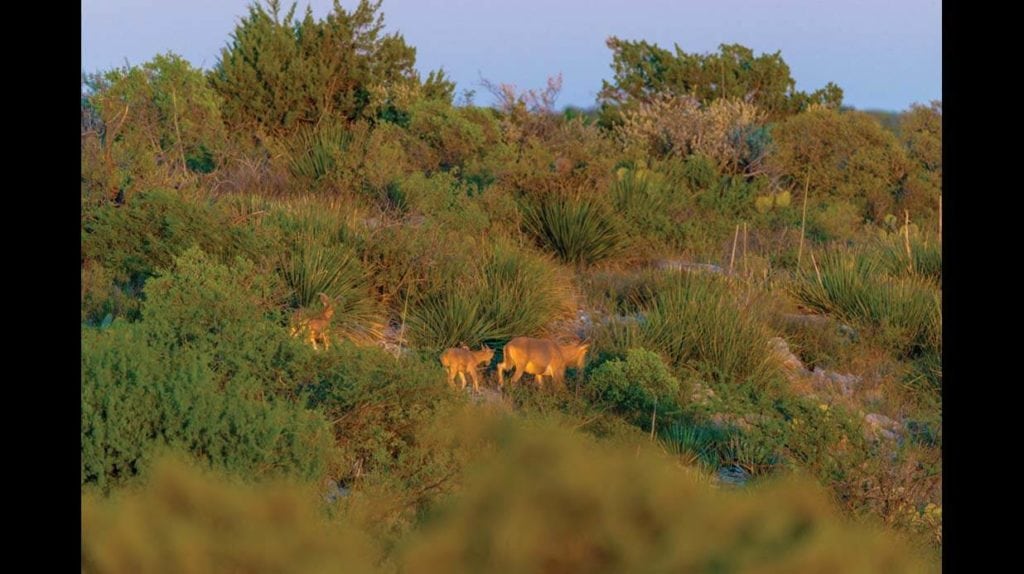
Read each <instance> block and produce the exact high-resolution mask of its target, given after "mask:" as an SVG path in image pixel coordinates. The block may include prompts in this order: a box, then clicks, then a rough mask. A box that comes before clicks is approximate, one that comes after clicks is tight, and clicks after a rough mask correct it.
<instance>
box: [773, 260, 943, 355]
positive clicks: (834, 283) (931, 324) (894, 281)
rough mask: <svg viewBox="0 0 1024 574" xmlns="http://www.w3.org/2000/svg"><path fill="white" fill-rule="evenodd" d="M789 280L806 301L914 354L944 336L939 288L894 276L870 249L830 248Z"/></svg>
mask: <svg viewBox="0 0 1024 574" xmlns="http://www.w3.org/2000/svg"><path fill="white" fill-rule="evenodd" d="M813 263H814V266H813V268H810V269H808V268H805V269H803V270H802V271H801V272H800V274H799V276H798V277H797V279H796V280H795V281H794V282H793V283H792V284H791V285H790V290H791V292H792V293H793V294H794V295H795V296H796V297H797V298H798V299H800V300H801V301H803V302H804V303H805V304H806V305H808V306H810V307H812V308H815V309H818V310H820V311H823V312H826V313H831V314H833V315H835V316H836V317H837V318H839V319H840V320H843V321H846V322H849V323H852V324H855V325H858V326H861V327H866V328H871V329H874V330H875V331H876V332H878V333H879V334H880V335H881V337H882V340H883V342H884V343H886V344H887V345H889V346H891V347H893V348H895V349H897V350H898V351H899V352H901V353H903V354H905V355H908V356H916V355H917V354H918V353H919V352H920V351H923V350H929V349H931V350H934V349H936V348H937V346H938V345H939V344H940V342H941V338H942V304H941V291H940V289H939V288H938V286H936V285H935V283H934V281H933V280H931V279H927V278H922V277H919V276H904V277H892V276H889V275H887V274H886V273H885V263H884V261H882V260H881V259H879V258H878V257H877V256H875V255H874V254H872V253H868V252H863V251H850V250H845V249H831V250H828V251H825V252H824V253H822V254H821V256H820V258H817V259H816V260H815V261H814V262H813Z"/></svg>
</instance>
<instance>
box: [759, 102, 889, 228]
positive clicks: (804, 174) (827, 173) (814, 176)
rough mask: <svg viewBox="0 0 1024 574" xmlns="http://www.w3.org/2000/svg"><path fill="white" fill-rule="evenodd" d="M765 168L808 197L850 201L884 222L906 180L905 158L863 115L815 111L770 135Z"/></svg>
mask: <svg viewBox="0 0 1024 574" xmlns="http://www.w3.org/2000/svg"><path fill="white" fill-rule="evenodd" d="M772 140H773V146H774V153H772V154H770V155H769V156H768V160H767V161H768V164H769V169H770V170H771V171H773V172H774V173H775V175H777V176H782V177H783V178H787V179H788V181H789V183H790V184H791V185H793V186H794V187H797V188H799V187H802V186H804V185H807V186H808V189H809V190H810V193H811V196H812V197H814V196H817V197H819V198H820V197H833V198H838V199H842V200H846V201H850V202H852V203H853V204H854V205H856V206H857V207H858V208H859V209H860V210H861V212H862V215H864V216H865V217H866V218H868V219H870V220H878V219H881V218H882V217H884V216H885V215H886V214H887V213H888V212H889V210H890V209H891V207H892V203H893V201H894V200H895V199H896V198H897V197H898V194H899V190H900V189H901V186H902V184H903V181H904V178H905V176H906V175H907V170H908V168H909V162H908V161H907V155H906V153H905V152H904V151H903V147H902V146H900V144H899V141H898V140H897V139H896V136H895V135H893V134H892V132H890V131H888V130H886V129H885V128H883V127H882V126H881V124H879V123H878V122H877V121H876V120H875V119H874V118H872V117H871V116H869V115H868V114H865V113H863V112H838V111H836V110H832V109H826V108H815V109H812V110H810V111H807V112H805V113H802V114H797V115H795V116H791V117H789V118H787V119H786V120H784V121H782V122H779V123H778V124H777V125H776V126H775V127H774V129H773V130H772Z"/></svg>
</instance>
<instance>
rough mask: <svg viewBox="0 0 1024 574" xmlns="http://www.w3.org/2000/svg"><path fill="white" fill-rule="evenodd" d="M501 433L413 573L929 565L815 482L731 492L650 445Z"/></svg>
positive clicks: (423, 539)
mask: <svg viewBox="0 0 1024 574" xmlns="http://www.w3.org/2000/svg"><path fill="white" fill-rule="evenodd" d="M492 432H494V436H495V437H496V439H497V443H498V445H499V448H500V451H499V452H500V456H494V457H492V458H490V460H489V461H488V463H487V464H485V465H483V466H481V467H479V468H477V469H475V470H474V471H471V472H470V474H469V475H468V477H467V479H466V483H465V485H464V487H463V489H462V491H461V493H460V495H459V496H458V497H457V498H455V499H453V500H452V501H451V503H450V504H449V505H446V506H445V507H443V508H442V509H441V510H440V511H439V512H437V513H436V515H434V516H433V517H431V518H430V520H428V521H427V522H426V524H425V525H424V527H423V533H422V535H421V536H417V537H415V538H413V540H412V541H411V542H410V543H409V548H408V550H407V551H405V552H404V557H403V571H404V572H408V573H409V574H417V573H420V572H423V573H426V572H452V573H457V572H494V573H502V572H565V573H571V572H581V573H582V572H587V573H600V572H609V573H611V572H722V571H726V572H736V571H738V572H747V571H757V572H779V573H782V572H825V571H828V572H883V571H886V572H925V571H929V569H928V568H927V565H926V563H925V562H924V561H923V560H922V559H921V558H920V557H918V556H917V555H915V554H914V553H913V552H912V551H911V549H910V548H909V547H908V546H907V545H906V544H904V543H902V542H901V541H899V540H897V539H895V537H894V536H893V535H892V534H891V533H885V532H883V531H882V530H880V529H877V528H874V527H869V526H866V525H855V524H850V523H847V522H846V521H844V520H843V519H842V518H840V517H839V516H838V513H837V511H836V510H835V509H834V508H833V507H832V505H831V504H830V503H829V502H828V500H827V497H826V496H825V495H824V493H823V492H822V491H821V490H820V488H819V487H817V486H815V485H813V484H811V483H808V482H807V481H796V480H794V481H786V482H780V483H777V484H770V485H766V486H764V487H761V488H758V489H756V490H755V491H753V492H749V493H731V492H721V491H715V490H712V489H711V488H709V487H708V486H707V485H705V484H702V483H701V482H700V481H699V480H698V479H696V478H695V477H694V476H693V475H692V474H690V473H688V472H687V471H685V470H682V469H680V468H679V467H677V466H675V465H673V464H671V463H669V462H668V461H666V460H663V459H659V458H657V457H656V456H655V455H653V454H652V453H650V452H649V451H647V450H646V449H644V450H637V449H632V448H621V447H616V446H614V445H611V444H608V443H603V444H600V445H598V444H595V443H594V442H593V441H590V440H587V439H584V438H582V437H581V436H580V435H574V434H572V433H569V432H566V431H564V430H560V429H557V428H554V427H552V426H550V425H538V426H537V427H536V428H532V429H527V430H521V429H515V428H512V427H511V425H506V426H504V427H501V426H499V427H498V428H497V429H496V431H492Z"/></svg>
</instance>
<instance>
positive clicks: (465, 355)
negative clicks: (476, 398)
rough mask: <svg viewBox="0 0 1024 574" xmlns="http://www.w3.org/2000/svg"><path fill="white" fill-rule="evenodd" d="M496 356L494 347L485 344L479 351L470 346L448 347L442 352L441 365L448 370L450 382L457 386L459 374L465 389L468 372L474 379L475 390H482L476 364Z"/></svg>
mask: <svg viewBox="0 0 1024 574" xmlns="http://www.w3.org/2000/svg"><path fill="white" fill-rule="evenodd" d="M493 357H494V349H492V348H490V347H487V346H484V347H482V348H481V349H480V350H479V351H471V350H469V348H468V347H465V346H463V347H459V348H454V349H448V350H447V351H445V352H443V353H441V365H442V366H443V367H444V368H445V369H447V370H448V384H449V385H452V386H453V387H454V386H455V377H456V375H458V377H459V380H461V381H462V387H461V388H463V389H465V388H466V375H465V374H466V373H469V377H470V378H471V379H473V390H474V391H476V392H480V384H479V382H478V380H477V372H476V366H477V365H479V364H480V363H490V362H491V358H493Z"/></svg>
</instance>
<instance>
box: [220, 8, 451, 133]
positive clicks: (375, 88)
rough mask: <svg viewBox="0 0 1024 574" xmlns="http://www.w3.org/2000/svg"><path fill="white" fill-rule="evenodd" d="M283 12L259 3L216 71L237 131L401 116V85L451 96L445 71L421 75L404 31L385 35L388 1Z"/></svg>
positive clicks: (223, 53) (227, 114)
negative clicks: (423, 78)
mask: <svg viewBox="0 0 1024 574" xmlns="http://www.w3.org/2000/svg"><path fill="white" fill-rule="evenodd" d="M295 7H296V5H295V4H293V5H292V6H291V8H289V9H288V11H287V12H286V13H285V14H284V17H283V18H282V17H281V15H280V3H279V2H278V1H277V0H270V1H268V2H267V4H266V5H265V6H264V5H263V4H261V3H258V2H257V3H254V4H253V5H251V6H250V8H249V14H248V16H247V17H245V18H243V19H242V21H241V22H240V23H239V24H238V26H237V28H236V29H235V31H234V33H233V34H232V39H231V43H230V45H228V46H227V47H225V48H224V49H223V50H222V51H221V56H220V60H219V61H218V62H217V66H216V68H215V69H214V71H213V73H212V74H211V83H212V85H213V87H214V88H215V89H216V90H217V91H218V92H219V93H220V94H221V95H222V96H223V98H224V107H223V112H224V117H225V120H226V121H227V122H228V123H229V124H230V125H231V126H232V127H233V128H235V129H245V128H249V129H252V128H256V129H257V130H260V131H263V132H266V133H272V134H273V133H282V132H283V133H287V132H290V131H292V130H295V129H296V128H297V127H299V126H302V125H307V126H311V125H315V124H318V123H319V122H320V121H321V120H322V119H324V118H332V117H333V118H337V119H342V120H355V119H357V118H359V117H369V118H376V117H378V115H380V116H383V117H384V118H385V119H388V120H392V121H394V120H395V118H396V117H398V116H400V115H401V113H402V112H401V110H400V109H399V108H400V107H401V106H400V105H398V104H399V102H396V101H395V99H394V96H393V95H391V94H392V92H393V91H395V90H399V89H401V88H403V87H404V89H412V90H417V89H418V90H421V91H422V92H423V93H424V94H425V95H427V96H430V97H439V98H445V97H447V98H449V99H450V97H451V89H448V88H447V87H446V84H447V83H448V82H446V80H444V78H443V77H442V76H441V75H440V74H431V76H430V77H429V78H428V81H427V82H426V84H425V85H424V84H422V83H421V82H420V79H419V76H418V74H417V73H416V70H415V68H414V67H413V66H414V64H415V58H416V50H415V49H414V48H412V47H411V46H409V45H407V44H406V43H405V40H404V39H403V38H402V36H401V35H399V34H384V33H383V15H382V14H378V10H379V8H380V1H379V0H378V1H377V2H370V1H368V0H361V1H360V2H359V4H358V5H357V6H356V7H355V9H353V10H352V11H351V12H348V11H346V10H345V9H344V8H343V7H342V6H341V3H340V2H337V1H335V2H334V6H333V10H332V11H331V13H330V14H328V15H327V17H326V18H324V19H323V20H319V21H318V20H316V19H314V18H313V15H312V10H311V8H309V7H307V10H306V13H305V15H304V16H303V17H302V18H301V19H300V18H296V17H295Z"/></svg>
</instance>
